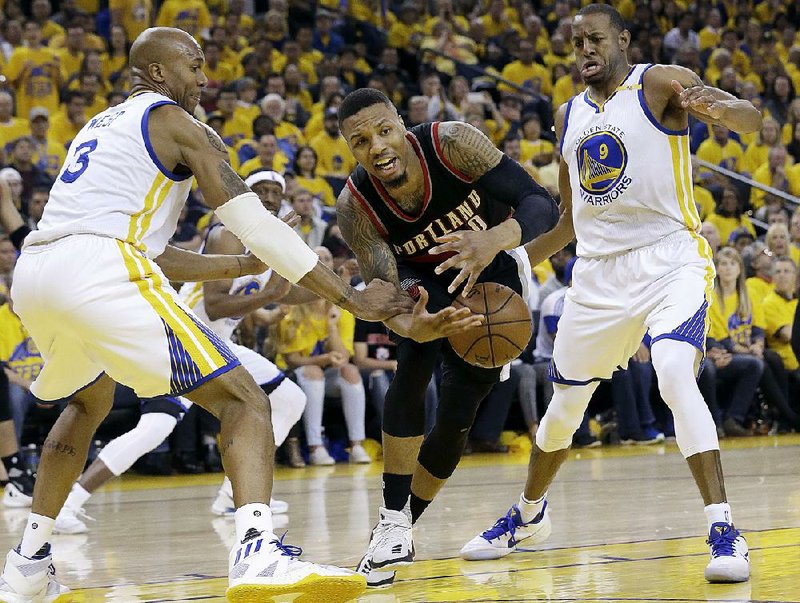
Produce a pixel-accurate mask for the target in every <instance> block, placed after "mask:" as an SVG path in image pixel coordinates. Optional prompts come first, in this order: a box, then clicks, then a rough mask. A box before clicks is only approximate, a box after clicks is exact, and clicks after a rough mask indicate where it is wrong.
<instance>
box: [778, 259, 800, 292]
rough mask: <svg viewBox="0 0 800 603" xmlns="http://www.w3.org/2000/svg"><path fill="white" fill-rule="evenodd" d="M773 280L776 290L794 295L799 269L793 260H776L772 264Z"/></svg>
mask: <svg viewBox="0 0 800 603" xmlns="http://www.w3.org/2000/svg"><path fill="white" fill-rule="evenodd" d="M772 282H773V283H774V284H775V290H776V291H779V292H780V293H783V294H789V295H794V293H795V291H796V290H797V269H796V268H795V266H794V264H793V263H792V262H791V261H786V260H776V261H775V262H774V263H773V265H772Z"/></svg>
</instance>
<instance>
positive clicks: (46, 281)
mask: <svg viewBox="0 0 800 603" xmlns="http://www.w3.org/2000/svg"><path fill="white" fill-rule="evenodd" d="M11 298H12V300H13V302H14V311H15V312H16V313H17V314H18V315H19V316H20V318H21V319H22V322H23V324H24V325H25V327H26V328H27V329H28V332H29V333H30V335H31V337H33V340H34V342H35V343H36V346H37V347H38V348H39V350H40V351H41V354H42V357H43V358H44V361H45V364H44V368H43V369H42V371H41V373H40V374H39V377H38V378H37V379H36V381H35V382H34V384H33V386H32V388H31V391H32V392H33V394H34V395H35V396H36V397H37V398H39V399H41V400H47V401H53V400H60V399H64V398H67V397H69V396H71V395H73V394H74V393H75V392H77V391H78V390H80V389H82V388H84V387H86V386H87V385H89V384H91V383H93V382H94V381H95V380H96V379H97V378H98V377H100V375H101V374H102V373H106V374H108V376H109V377H111V378H112V379H113V380H114V381H116V382H118V383H122V384H123V385H127V386H128V387H130V388H131V389H133V390H134V391H135V392H136V394H137V395H138V396H139V397H140V398H152V397H155V396H161V395H168V396H178V395H181V394H184V393H186V392H188V391H191V390H193V389H195V388H196V387H198V386H199V385H200V384H202V383H204V382H205V381H207V380H208V379H211V378H212V377H215V376H217V375H220V374H222V373H224V372H226V371H229V370H231V369H232V368H234V367H236V366H239V364H240V363H239V360H238V359H237V358H236V356H235V355H234V354H233V352H231V350H230V349H229V348H228V346H227V345H225V343H224V342H223V341H222V340H221V339H220V338H219V337H218V336H217V335H216V334H214V333H213V332H212V331H211V329H209V328H208V327H207V326H206V325H204V324H203V323H202V322H201V321H200V320H199V319H198V318H197V317H196V316H195V315H194V314H193V313H192V311H191V310H190V309H189V308H188V307H187V306H186V305H185V304H183V302H181V301H180V299H179V298H178V295H177V293H176V292H175V290H174V289H173V288H172V287H171V286H170V284H169V282H168V281H167V279H166V277H164V274H163V273H162V272H161V269H160V268H159V267H158V266H157V265H156V264H155V262H153V261H151V260H149V259H148V258H147V257H145V256H144V255H143V254H141V253H140V252H138V251H137V250H136V249H135V248H134V247H132V246H131V245H129V244H127V243H123V242H122V241H119V240H117V239H112V238H106V237H101V236H96V235H72V236H69V237H64V238H63V239H59V240H57V241H53V242H51V243H47V244H43V245H32V246H28V247H26V248H25V249H24V250H23V252H22V254H21V255H20V257H19V260H18V262H17V268H16V270H15V273H14V283H13V286H12V289H11Z"/></svg>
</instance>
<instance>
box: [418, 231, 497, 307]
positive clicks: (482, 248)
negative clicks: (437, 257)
mask: <svg viewBox="0 0 800 603" xmlns="http://www.w3.org/2000/svg"><path fill="white" fill-rule="evenodd" d="M487 232H488V231H474V230H460V231H458V232H452V233H450V234H446V235H443V236H441V237H437V238H436V239H434V240H435V241H436V242H437V243H440V245H437V246H436V247H432V248H431V249H430V250H429V251H428V253H430V254H432V255H434V254H438V253H447V252H455V255H453V256H452V257H450V258H448V259H446V260H445V261H444V262H442V263H441V264H439V265H438V266H437V267H436V270H435V272H436V274H442V273H443V272H445V271H446V270H450V269H451V268H460V269H461V272H459V273H458V275H457V276H456V278H454V279H453V282H452V283H450V286H449V287H448V288H447V291H448V292H449V293H453V292H455V291H456V290H457V289H458V288H459V287H460V286H461V284H462V283H463V282H464V281H466V282H467V284H466V285H465V286H464V291H463V293H464V294H465V295H466V294H467V293H469V291H470V290H471V289H472V288H473V287H474V286H475V284H476V283H477V282H478V277H479V276H480V274H481V272H483V269H484V268H486V266H488V265H489V264H491V263H492V260H493V259H494V256H496V255H497V254H498V249H497V248H496V247H495V246H494V245H492V244H491V243H490V241H489V240H488V237H487V236H486V233H487Z"/></svg>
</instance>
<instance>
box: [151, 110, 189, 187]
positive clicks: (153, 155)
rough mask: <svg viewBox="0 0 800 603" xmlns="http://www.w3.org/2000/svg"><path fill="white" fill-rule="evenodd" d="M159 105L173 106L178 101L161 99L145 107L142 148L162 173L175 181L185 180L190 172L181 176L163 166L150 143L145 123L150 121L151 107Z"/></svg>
mask: <svg viewBox="0 0 800 603" xmlns="http://www.w3.org/2000/svg"><path fill="white" fill-rule="evenodd" d="M161 105H175V106H177V105H178V103H175V102H173V101H166V100H162V101H158V102H155V103H153V104H152V105H150V106H149V107H147V109H145V110H144V113H143V114H142V139H143V140H144V148H146V149H147V154H148V155H150V159H151V160H152V161H153V163H154V164H156V167H157V168H158V169H159V170H160V171H161V173H162V174H164V175H165V176H166V177H167V178H169V179H170V180H175V181H176V182H182V181H184V180H187V179H189V178H191V177H192V175H191V174H187V175H186V176H181V175H179V174H176V173H174V172H171V171H170V170H168V169H167V168H166V167H165V166H164V164H163V163H161V162H160V161H159V160H158V157H157V156H156V152H155V150H154V149H153V145H152V144H151V143H150V132H149V130H148V128H147V124H148V122H149V121H150V111H151V110H152V109H155V108H156V107H160V106H161Z"/></svg>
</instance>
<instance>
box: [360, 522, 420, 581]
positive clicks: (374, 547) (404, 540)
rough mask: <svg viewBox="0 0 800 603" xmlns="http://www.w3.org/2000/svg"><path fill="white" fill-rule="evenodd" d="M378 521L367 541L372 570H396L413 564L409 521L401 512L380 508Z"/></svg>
mask: <svg viewBox="0 0 800 603" xmlns="http://www.w3.org/2000/svg"><path fill="white" fill-rule="evenodd" d="M379 515H380V521H378V524H377V525H376V526H375V527H374V528H373V529H372V536H371V537H370V541H369V550H370V551H371V555H370V563H371V566H372V569H376V570H377V569H387V568H390V567H391V568H397V567H402V566H405V565H411V564H412V563H413V562H414V540H413V536H412V531H411V519H410V518H409V517H408V515H406V514H405V513H404V512H403V511H393V510H392V509H386V508H384V507H381V508H380V512H379Z"/></svg>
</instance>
